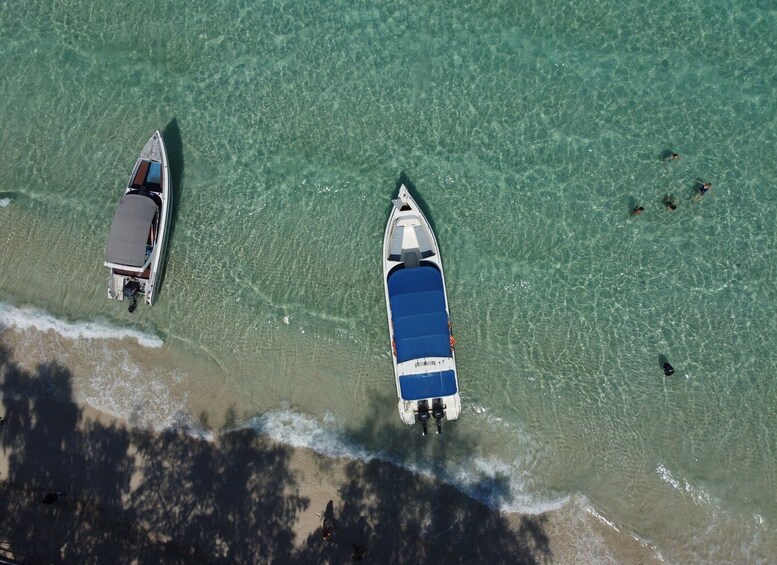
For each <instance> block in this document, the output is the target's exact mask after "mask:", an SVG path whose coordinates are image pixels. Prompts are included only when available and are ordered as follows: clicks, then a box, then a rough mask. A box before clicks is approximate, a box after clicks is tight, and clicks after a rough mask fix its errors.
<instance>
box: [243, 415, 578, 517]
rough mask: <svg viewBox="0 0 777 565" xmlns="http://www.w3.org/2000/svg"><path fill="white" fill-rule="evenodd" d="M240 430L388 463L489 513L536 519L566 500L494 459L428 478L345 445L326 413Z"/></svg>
mask: <svg viewBox="0 0 777 565" xmlns="http://www.w3.org/2000/svg"><path fill="white" fill-rule="evenodd" d="M242 427H243V428H251V429H253V430H254V431H255V432H256V433H258V434H260V435H264V436H267V437H269V438H271V439H272V440H274V441H276V442H279V443H283V444H286V445H291V446H293V447H304V448H308V449H311V450H313V451H315V452H316V453H319V454H321V455H325V456H327V457H345V458H349V459H356V460H359V461H362V462H364V463H368V462H370V461H373V460H378V461H383V462H385V463H390V464H392V465H394V466H396V467H400V468H402V469H405V470H407V471H410V472H412V473H415V474H418V475H424V476H428V477H430V478H434V479H436V480H441V481H442V482H444V483H446V484H449V485H451V486H453V487H454V488H456V489H458V490H460V491H461V492H463V493H464V494H466V495H467V496H470V497H471V498H474V499H475V500H479V501H480V502H482V503H483V504H485V505H486V506H488V507H489V508H491V509H492V510H504V511H507V512H521V513H527V514H540V513H542V512H546V511H548V510H554V509H558V508H561V507H562V506H563V505H564V504H566V503H567V501H568V500H569V497H567V496H564V497H557V498H555V499H543V498H541V497H540V496H539V495H536V494H533V493H530V492H528V491H527V489H526V483H525V481H524V480H522V479H521V477H520V474H521V473H520V472H516V468H517V467H518V466H517V465H511V464H509V463H505V462H502V461H497V460H495V459H484V458H479V457H475V458H473V459H471V460H468V461H466V462H462V461H458V462H457V461H452V462H450V464H449V466H448V467H447V468H446V469H444V470H443V471H442V472H435V473H432V472H430V471H429V470H428V469H426V468H423V469H422V468H419V467H416V466H415V465H412V464H409V463H406V462H403V461H400V460H398V459H397V458H396V457H393V456H391V455H389V454H387V453H384V452H381V451H372V450H369V449H367V448H366V447H364V446H362V445H359V444H357V443H355V442H353V441H351V440H349V439H348V438H347V436H346V435H345V434H344V433H343V432H342V431H341V429H340V428H339V426H338V425H337V423H336V421H335V418H334V417H333V416H332V415H330V414H328V415H326V416H324V418H323V421H322V422H319V420H318V419H317V418H316V417H314V416H310V415H305V414H300V413H298V412H294V411H274V412H268V413H266V414H263V415H262V416H257V417H256V418H253V419H252V420H251V421H250V422H249V423H248V424H246V425H245V426H242Z"/></svg>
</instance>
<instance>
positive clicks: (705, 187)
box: [691, 181, 712, 202]
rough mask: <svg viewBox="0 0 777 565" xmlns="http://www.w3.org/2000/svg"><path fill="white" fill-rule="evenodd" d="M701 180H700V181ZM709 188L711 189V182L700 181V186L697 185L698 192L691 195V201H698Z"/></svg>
mask: <svg viewBox="0 0 777 565" xmlns="http://www.w3.org/2000/svg"><path fill="white" fill-rule="evenodd" d="M700 182H701V181H700ZM710 190H712V183H709V182H701V186H699V187H698V192H697V193H696V194H694V195H693V198H692V199H691V200H692V201H693V202H698V201H699V200H701V199H702V198H703V197H704V195H705V194H707V193H708V192H709V191H710Z"/></svg>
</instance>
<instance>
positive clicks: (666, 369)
mask: <svg viewBox="0 0 777 565" xmlns="http://www.w3.org/2000/svg"><path fill="white" fill-rule="evenodd" d="M673 374H674V367H672V366H671V365H670V364H669V361H664V375H666V376H667V377H671V376H672V375H673Z"/></svg>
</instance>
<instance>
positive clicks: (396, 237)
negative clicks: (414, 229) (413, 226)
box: [388, 226, 405, 261]
mask: <svg viewBox="0 0 777 565" xmlns="http://www.w3.org/2000/svg"><path fill="white" fill-rule="evenodd" d="M404 237H405V226H395V227H394V234H393V235H392V236H391V248H390V249H389V256H388V260H389V261H399V260H400V259H401V258H402V240H403V238H404Z"/></svg>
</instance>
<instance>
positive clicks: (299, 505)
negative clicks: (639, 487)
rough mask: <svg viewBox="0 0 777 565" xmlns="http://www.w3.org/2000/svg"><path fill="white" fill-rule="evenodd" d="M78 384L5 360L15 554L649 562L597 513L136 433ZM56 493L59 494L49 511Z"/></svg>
mask: <svg viewBox="0 0 777 565" xmlns="http://www.w3.org/2000/svg"><path fill="white" fill-rule="evenodd" d="M70 378H71V377H70V374H69V371H68V369H67V368H65V367H62V366H58V365H56V364H49V365H41V366H39V367H38V368H37V370H35V371H33V372H28V371H26V370H24V369H21V368H20V367H18V366H17V365H15V364H14V363H13V361H12V360H11V358H10V357H9V356H8V355H7V354H5V355H4V356H3V359H2V390H3V395H4V396H3V400H2V403H3V407H2V416H3V417H4V418H5V423H4V425H3V426H2V427H0V446H1V449H0V485H2V489H1V490H0V503H1V504H2V508H4V509H5V511H4V512H3V513H2V515H0V531H2V532H3V533H2V538H1V539H0V550H1V551H0V556H2V557H3V558H5V559H11V560H15V561H19V562H23V563H42V562H46V563H58V562H62V563H269V562H274V563H345V562H352V561H354V551H355V549H356V548H360V552H361V553H362V560H363V561H364V562H372V563H417V562H427V563H429V562H431V563H443V562H453V563H483V562H488V563H549V562H553V563H579V562H620V563H626V562H628V563H639V562H651V561H652V560H653V557H652V555H653V553H652V552H651V550H650V549H649V548H648V547H646V546H644V545H642V544H640V543H638V542H637V541H636V540H634V539H632V538H631V537H629V536H627V535H622V534H619V533H618V532H616V531H615V530H613V529H612V528H610V527H608V526H606V525H604V524H603V523H601V522H599V521H598V520H597V519H595V518H593V517H591V518H590V520H587V521H586V522H587V523H586V524H581V523H580V522H581V519H580V512H575V511H572V510H571V509H570V510H569V511H568V510H567V509H561V510H558V511H554V512H548V513H545V514H540V515H519V514H507V513H498V512H493V511H491V510H490V509H489V508H487V507H486V506H484V505H483V504H481V503H479V502H477V501H475V500H473V499H471V498H469V497H467V496H466V495H464V494H462V493H461V492H460V491H458V490H456V489H455V488H453V487H451V486H449V485H446V484H443V483H440V482H438V481H435V480H432V479H430V478H428V477H424V476H419V475H417V474H413V473H411V472H409V471H407V470H404V469H400V468H397V467H395V466H393V465H391V464H389V463H386V462H380V461H372V462H369V463H364V462H361V461H356V460H353V459H347V458H328V457H323V456H321V455H319V454H317V453H315V452H313V451H311V450H309V449H301V448H292V447H289V446H287V445H281V444H278V443H274V442H272V441H270V440H269V439H267V438H265V437H263V436H261V435H257V434H256V433H255V432H254V431H253V430H250V429H242V430H237V431H232V432H229V433H225V434H221V435H218V436H217V437H216V439H202V438H198V437H194V436H193V435H189V434H185V433H182V432H168V433H155V432H150V431H147V430H140V429H132V428H131V427H130V426H128V424H127V423H126V422H125V421H122V420H120V419H117V418H114V417H111V416H109V415H107V414H104V413H101V412H99V411H97V410H95V409H93V408H91V407H89V406H86V405H83V404H79V403H76V402H74V401H73V400H72V399H70V398H69V384H70ZM52 387H55V388H56V390H52ZM19 391H25V395H26V397H21V396H20V395H19ZM48 494H53V495H57V494H58V496H52V497H49V499H52V498H56V500H54V501H53V502H52V503H51V504H46V503H44V502H43V501H44V499H46V495H48ZM571 506H574V504H572V505H571ZM325 519H326V522H327V524H328V526H330V528H331V536H330V537H329V539H326V540H325V539H324V536H323V530H322V525H323V523H324V520H325ZM581 531H582V532H586V533H585V535H584V536H581V535H580V533H581Z"/></svg>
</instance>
